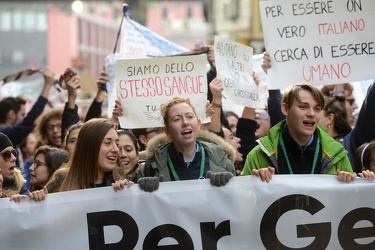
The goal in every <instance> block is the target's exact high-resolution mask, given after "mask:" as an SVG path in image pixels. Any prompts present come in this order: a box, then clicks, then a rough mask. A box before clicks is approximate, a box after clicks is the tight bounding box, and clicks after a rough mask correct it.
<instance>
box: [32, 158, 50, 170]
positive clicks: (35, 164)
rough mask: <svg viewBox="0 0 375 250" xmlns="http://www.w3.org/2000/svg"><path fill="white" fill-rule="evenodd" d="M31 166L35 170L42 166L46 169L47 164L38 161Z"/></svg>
mask: <svg viewBox="0 0 375 250" xmlns="http://www.w3.org/2000/svg"><path fill="white" fill-rule="evenodd" d="M33 164H34V168H35V169H37V168H38V167H40V166H43V165H44V166H46V167H47V163H44V162H41V161H38V160H34V161H33Z"/></svg>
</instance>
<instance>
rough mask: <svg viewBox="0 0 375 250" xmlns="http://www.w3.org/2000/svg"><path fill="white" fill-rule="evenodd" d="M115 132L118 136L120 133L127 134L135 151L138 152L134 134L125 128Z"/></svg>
mask: <svg viewBox="0 0 375 250" xmlns="http://www.w3.org/2000/svg"><path fill="white" fill-rule="evenodd" d="M117 134H118V136H119V137H120V136H121V135H127V136H129V138H130V139H131V140H132V142H133V146H134V148H135V151H136V152H137V154H138V145H137V138H135V136H134V134H133V133H131V132H130V131H129V130H127V129H119V130H117Z"/></svg>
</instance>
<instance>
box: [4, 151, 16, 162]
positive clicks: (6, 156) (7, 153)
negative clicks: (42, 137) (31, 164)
mask: <svg viewBox="0 0 375 250" xmlns="http://www.w3.org/2000/svg"><path fill="white" fill-rule="evenodd" d="M0 154H1V156H2V157H3V158H4V160H5V161H10V158H11V157H12V155H14V157H16V158H17V155H18V152H17V150H15V149H12V150H7V151H4V152H1V153H0Z"/></svg>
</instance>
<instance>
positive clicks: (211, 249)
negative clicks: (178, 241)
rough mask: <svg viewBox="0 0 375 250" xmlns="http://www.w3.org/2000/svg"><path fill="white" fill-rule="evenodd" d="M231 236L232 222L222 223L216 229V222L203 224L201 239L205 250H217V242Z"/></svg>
mask: <svg viewBox="0 0 375 250" xmlns="http://www.w3.org/2000/svg"><path fill="white" fill-rule="evenodd" d="M226 235H230V221H229V220H226V221H223V222H221V223H220V224H219V225H218V226H217V228H216V229H215V223H214V222H202V223H201V238H202V249H203V250H217V242H218V241H219V240H220V238H222V237H224V236H226Z"/></svg>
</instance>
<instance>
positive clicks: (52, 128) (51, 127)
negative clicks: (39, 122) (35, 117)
mask: <svg viewBox="0 0 375 250" xmlns="http://www.w3.org/2000/svg"><path fill="white" fill-rule="evenodd" d="M55 128H61V123H59V124H56V125H52V124H50V125H47V126H46V129H47V131H53V130H55Z"/></svg>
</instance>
